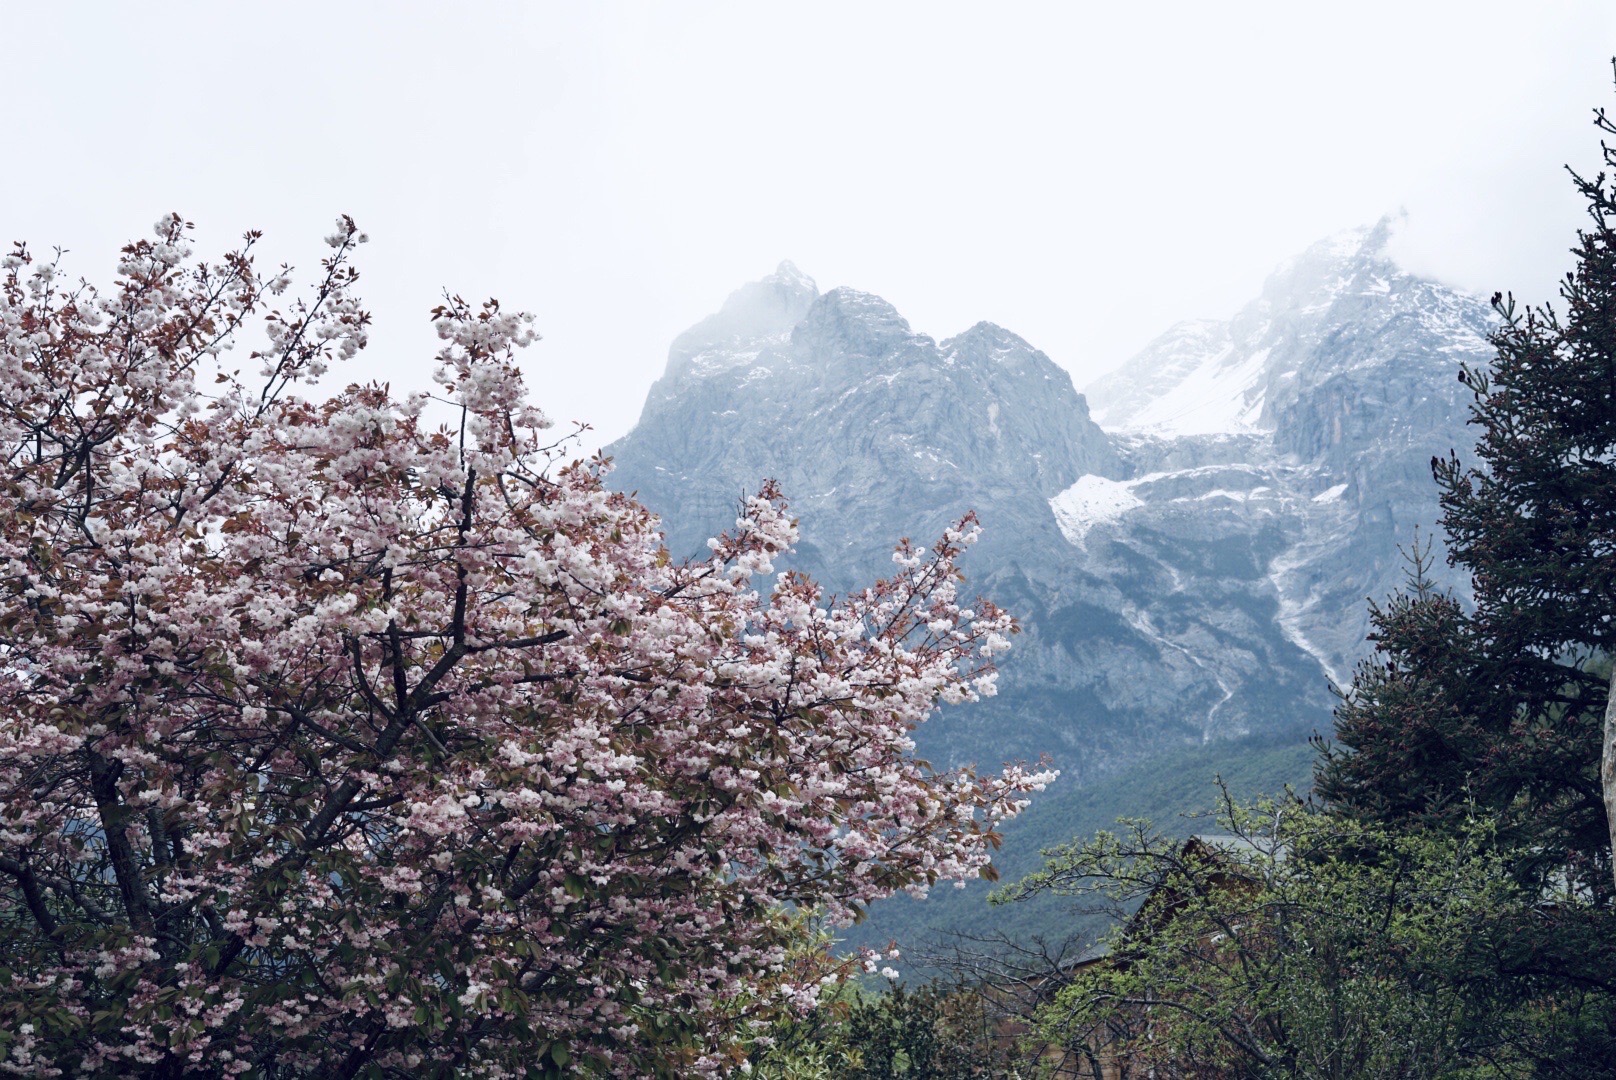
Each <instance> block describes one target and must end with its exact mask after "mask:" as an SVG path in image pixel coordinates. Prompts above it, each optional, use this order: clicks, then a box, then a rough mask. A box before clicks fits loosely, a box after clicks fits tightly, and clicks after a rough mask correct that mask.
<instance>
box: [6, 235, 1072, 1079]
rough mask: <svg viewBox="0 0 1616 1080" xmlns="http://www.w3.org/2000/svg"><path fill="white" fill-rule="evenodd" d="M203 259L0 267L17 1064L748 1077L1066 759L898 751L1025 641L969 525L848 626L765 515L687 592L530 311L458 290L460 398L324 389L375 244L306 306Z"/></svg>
mask: <svg viewBox="0 0 1616 1080" xmlns="http://www.w3.org/2000/svg"><path fill="white" fill-rule="evenodd" d="M188 231H189V226H188V225H187V224H186V223H185V222H184V221H183V220H182V219H181V218H180V217H178V216H177V215H171V216H168V217H165V218H163V219H161V220H160V221H159V222H158V224H157V230H156V236H155V238H153V239H149V240H143V241H139V242H137V243H133V244H130V245H129V246H128V247H126V248H125V249H124V251H123V255H122V259H121V260H120V263H119V267H118V279H117V282H116V285H115V287H114V288H113V289H112V290H111V291H109V292H105V293H103V292H100V291H98V290H96V289H95V288H93V287H91V286H90V285H87V284H84V283H82V282H80V283H69V282H68V281H67V279H66V278H65V277H64V276H63V274H62V273H61V271H60V270H59V268H58V266H57V264H56V262H55V261H54V260H52V261H48V262H43V263H42V262H39V261H37V260H36V259H35V258H34V257H33V256H32V254H31V253H30V252H29V251H28V250H27V249H26V248H23V247H18V248H17V249H15V250H14V251H13V252H12V253H11V255H10V256H9V257H8V258H6V259H5V261H4V263H3V264H0V275H3V280H0V350H3V352H0V449H3V451H4V454H5V461H4V465H3V469H0V519H3V528H0V570H3V574H0V945H3V948H0V969H3V971H4V977H3V978H0V1072H4V1073H7V1074H14V1075H23V1076H77V1075H104V1076H114V1075H116V1076H124V1075H149V1076H180V1075H185V1074H188V1073H193V1072H196V1073H206V1074H209V1075H214V1074H221V1075H242V1076H322V1077H323V1076H354V1075H357V1074H359V1073H361V1072H362V1071H363V1072H366V1074H367V1075H382V1074H384V1073H385V1074H388V1075H405V1074H408V1075H427V1074H431V1073H432V1072H433V1070H448V1069H455V1070H459V1072H460V1073H463V1074H464V1075H477V1076H489V1077H504V1076H526V1075H531V1074H532V1073H533V1072H534V1071H535V1070H536V1071H538V1072H540V1073H543V1072H545V1071H546V1070H548V1071H550V1072H552V1073H570V1072H578V1073H586V1074H590V1073H593V1074H604V1075H614V1076H635V1075H653V1074H654V1075H666V1074H668V1073H674V1074H680V1075H705V1074H722V1073H725V1072H728V1071H729V1070H730V1069H731V1067H732V1066H733V1065H734V1063H736V1062H738V1061H739V1060H740V1056H739V1055H740V1054H741V1053H742V1050H741V1044H742V1043H744V1041H745V1039H746V1037H747V1033H748V1032H749V1031H750V1030H751V1029H750V1027H749V1023H750V1022H751V1021H754V1020H760V1019H766V1018H767V1017H768V1016H770V1015H773V1014H774V1013H775V1012H777V1011H778V1010H781V1009H787V1008H807V1007H811V1006H812V1004H813V1002H814V1001H815V1000H817V997H818V994H819V992H820V989H821V987H822V986H823V985H824V983H825V980H826V979H827V978H829V977H832V976H834V974H835V972H836V970H838V969H837V968H836V967H835V962H834V961H832V960H831V959H830V958H828V957H818V958H815V957H813V956H807V957H805V956H804V954H803V952H802V950H801V949H800V948H798V947H797V945H798V944H799V943H800V941H801V939H802V934H801V931H800V926H801V920H802V919H803V918H804V917H805V916H812V917H815V918H822V919H825V920H829V921H831V922H845V921H847V920H849V919H852V918H854V917H856V916H857V915H858V913H859V912H860V910H861V909H862V908H863V907H864V906H865V905H867V904H869V903H870V902H872V901H874V900H877V899H880V898H882V897H885V896H888V895H891V894H892V893H894V892H896V891H899V890H907V891H910V892H912V893H917V894H923V893H924V892H925V891H926V889H927V888H929V887H930V886H931V885H933V884H935V883H937V882H939V881H945V880H955V881H959V880H964V879H968V878H971V877H974V876H976V875H978V874H983V875H991V868H990V866H989V853H990V851H991V849H992V848H993V847H994V846H995V845H996V844H997V842H998V835H997V833H996V831H995V830H996V828H997V827H998V825H999V824H1000V823H1001V822H1003V821H1004V820H1005V819H1007V818H1009V817H1011V816H1013V815H1014V814H1015V813H1017V812H1018V811H1019V810H1020V809H1021V808H1022V807H1023V806H1024V805H1025V800H1026V796H1027V794H1028V793H1029V792H1032V791H1035V790H1038V789H1040V788H1041V787H1042V786H1043V785H1044V784H1045V783H1047V782H1048V781H1049V780H1050V779H1051V778H1052V776H1053V774H1052V773H1050V772H1047V771H1037V770H1029V769H1027V768H1024V767H1021V766H1012V767H1008V768H1005V769H1004V770H1003V771H1001V772H998V773H991V774H984V775H977V774H975V773H973V772H970V771H949V772H939V771H936V770H934V769H932V768H931V767H930V766H928V765H926V764H925V763H923V762H921V761H919V760H917V759H916V758H915V757H914V756H913V749H914V743H913V738H912V736H913V731H914V728H915V727H916V725H918V724H920V723H921V722H922V721H924V720H925V719H926V717H927V716H928V715H929V714H930V712H931V711H932V709H933V708H935V707H936V706H937V704H938V703H939V702H950V703H953V702H964V701H971V700H974V699H976V698H978V697H980V696H982V695H985V694H989V693H991V692H992V690H993V666H992V665H993V657H994V656H995V655H996V654H997V653H998V652H1000V651H1001V650H1002V649H1004V648H1005V647H1006V646H1007V644H1008V637H1009V635H1010V634H1011V633H1013V632H1014V629H1015V627H1014V624H1013V622H1012V620H1011V619H1010V617H1009V616H1008V615H1006V614H1005V613H1003V612H1001V611H999V610H998V609H997V608H995V607H993V605H991V604H989V603H986V602H984V601H981V600H971V601H969V602H968V603H967V602H966V601H964V600H962V599H961V598H960V596H959V593H958V590H959V587H960V581H961V579H960V575H959V572H958V569H957V562H958V560H959V558H960V556H961V555H962V554H963V552H964V550H965V549H966V548H967V547H968V546H969V545H970V544H971V543H972V542H973V541H974V539H975V537H976V532H977V530H976V525H975V522H974V521H973V519H972V518H971V517H970V516H966V517H965V518H964V519H963V520H962V521H960V522H959V524H958V525H957V526H956V527H954V528H952V529H950V530H949V531H948V532H946V533H945V534H944V536H943V537H942V538H941V540H940V541H939V542H938V543H937V544H936V546H935V547H933V548H931V549H920V548H917V547H914V546H912V545H910V544H908V543H907V542H904V543H902V544H900V545H899V546H898V549H897V553H896V556H895V568H896V569H895V573H894V575H893V576H892V577H891V578H889V579H887V580H885V581H881V582H878V583H876V584H874V585H872V586H870V587H869V588H867V589H864V590H862V591H860V592H856V593H853V594H851V595H847V596H837V597H833V596H827V595H826V594H825V593H824V592H823V591H822V590H821V589H820V588H819V587H818V586H817V585H815V584H814V583H813V582H812V581H810V580H808V579H806V578H805V577H802V576H801V575H798V574H794V573H783V574H777V573H776V572H775V564H776V561H777V560H778V559H779V558H780V556H782V555H783V554H785V553H786V552H788V551H789V550H790V549H791V546H792V544H793V543H794V541H795V538H796V527H795V523H794V522H793V520H792V519H791V516H790V513H789V511H788V509H787V506H786V503H785V500H784V498H783V497H782V495H781V493H780V492H779V491H778V490H776V488H775V487H774V486H773V485H772V484H767V483H766V484H763V485H762V487H761V489H760V491H759V492H758V494H757V495H755V496H753V497H751V498H749V499H747V500H745V501H744V503H743V504H742V505H741V506H740V507H739V509H738V512H737V516H736V519H735V523H734V526H733V527H732V528H731V529H729V530H728V531H727V532H725V533H724V534H723V535H721V536H719V537H717V538H715V539H714V540H713V542H712V544H711V545H710V555H709V556H708V557H707V558H704V559H701V560H697V561H692V562H678V561H675V560H672V559H670V557H669V555H668V552H667V549H666V548H665V547H664V545H663V542H662V535H661V533H660V531H659V527H658V523H657V521H656V519H655V517H654V516H653V515H651V514H650V513H649V512H648V511H647V510H646V509H645V508H644V507H642V506H640V505H638V504H637V503H635V502H634V501H633V500H632V499H630V498H628V497H626V496H624V495H621V494H616V493H613V492H611V491H608V490H607V489H606V488H605V487H604V486H603V483H602V480H603V477H604V476H605V474H606V471H607V469H608V468H609V463H607V462H605V461H601V460H595V461H588V462H579V463H571V464H566V463H564V462H563V460H562V458H561V457H560V456H559V455H558V453H557V451H556V449H555V446H556V441H555V440H554V438H553V437H552V436H551V434H550V433H549V432H548V431H547V428H548V424H547V421H546V420H545V419H544V417H543V415H542V413H541V412H540V411H539V410H538V409H537V408H536V407H535V406H534V405H533V404H531V403H530V401H529V396H528V392H527V389H526V388H525V386H524V385H523V380H522V376H521V373H520V370H519V368H518V366H517V362H516V353H517V350H518V349H520V348H521V347H523V346H525V345H527V344H528V343H530V342H532V341H533V340H534V339H535V337H536V335H535V334H534V332H533V326H532V320H531V318H530V317H529V316H527V315H524V314H520V313H512V312H507V311H505V310H503V309H502V308H501V307H500V306H499V305H498V304H497V303H496V302H494V301H489V302H487V303H486V304H483V305H480V306H473V305H471V304H468V303H466V302H465V301H463V300H461V299H459V298H457V297H455V298H449V299H448V300H446V301H445V303H444V304H443V305H442V306H441V307H439V308H438V309H437V310H436V311H435V312H434V319H435V320H436V326H437V329H438V334H439V337H440V339H441V341H442V348H441V350H440V351H439V353H438V356H437V374H436V381H437V384H438V385H437V388H436V389H435V390H434V391H433V394H432V395H428V394H423V393H415V394H410V395H407V396H404V397H397V396H395V395H394V394H393V393H392V392H391V391H390V390H389V388H387V387H382V386H376V385H370V386H359V385H352V386H349V387H347V388H346V389H345V390H343V391H342V392H341V393H339V394H337V395H336V396H334V397H332V398H330V399H329V400H327V401H324V402H320V401H316V400H313V399H312V398H310V397H307V396H303V394H302V393H300V391H302V390H303V388H304V385H305V384H306V383H307V382H309V381H310V380H312V379H314V378H317V377H318V376H320V375H321V374H322V373H323V372H325V371H326V370H327V369H328V368H330V367H331V366H333V365H337V364H340V363H341V362H342V361H344V360H345V359H347V358H349V357H351V356H352V355H353V354H354V353H355V352H356V351H357V350H358V349H360V348H362V347H363V346H364V344H365V339H366V335H367V333H368V327H369V322H370V319H369V316H368V315H367V314H366V313H365V311H364V310H363V308H362V306H361V305H360V302H359V301H358V299H357V297H356V296H355V294H354V291H353V290H354V286H355V283H356V281H357V279H358V274H357V272H356V271H355V270H354V268H353V264H352V258H353V254H354V252H355V250H356V249H357V248H358V246H359V245H361V244H362V243H363V242H364V236H363V234H362V233H360V232H359V231H358V229H357V228H356V227H355V226H354V224H353V222H352V221H351V220H348V219H346V218H344V219H341V220H339V222H338V223H337V227H336V229H335V231H334V232H333V233H332V234H331V236H330V237H328V238H327V243H328V244H329V245H330V249H331V250H330V253H329V254H328V255H327V256H326V258H325V259H324V261H323V262H322V263H321V267H320V273H319V275H318V280H317V281H316V282H315V284H314V286H313V289H312V291H311V292H310V293H309V294H308V295H307V296H306V297H304V298H302V299H295V300H294V299H290V297H291V293H290V292H289V284H288V283H289V270H288V269H287V268H285V267H280V268H277V269H276V270H274V271H273V272H269V273H265V272H262V271H260V270H259V269H258V268H257V267H256V266H255V264H254V255H253V248H254V243H255V241H256V239H257V237H256V234H249V235H248V237H247V238H246V241H245V243H244V245H243V247H242V248H241V249H240V250H238V251H235V252H232V253H230V254H228V255H226V256H225V257H224V258H223V259H222V260H220V261H219V262H218V263H216V264H206V263H200V262H196V261H194V259H193V257H192V255H191V252H190V248H189V245H188V243H187V234H188ZM253 328H256V330H257V331H258V332H259V335H260V337H259V341H258V345H257V347H256V348H253V349H250V350H249V356H248V359H249V363H247V364H245V365H241V367H237V366H236V365H237V364H238V363H239V359H238V357H239V350H237V351H232V347H233V346H234V345H236V343H237V341H238V339H242V338H243V337H245V336H247V335H248V331H249V330H250V329H253ZM243 367H244V368H245V369H246V371H247V372H248V374H246V375H243V374H242V373H241V368H243ZM444 398H447V400H449V401H450V402H452V404H453V409H454V412H453V417H452V419H451V420H450V421H449V422H448V423H446V424H437V425H435V424H433V423H432V422H431V421H429V419H428V416H429V415H436V414H435V413H434V412H433V410H434V409H440V408H441V406H440V405H436V404H434V399H444ZM850 963H852V964H854V965H855V966H856V965H857V963H858V962H857V961H856V960H854V961H850Z"/></svg>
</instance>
